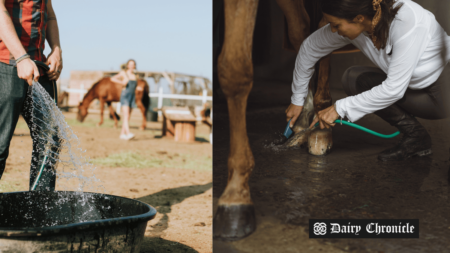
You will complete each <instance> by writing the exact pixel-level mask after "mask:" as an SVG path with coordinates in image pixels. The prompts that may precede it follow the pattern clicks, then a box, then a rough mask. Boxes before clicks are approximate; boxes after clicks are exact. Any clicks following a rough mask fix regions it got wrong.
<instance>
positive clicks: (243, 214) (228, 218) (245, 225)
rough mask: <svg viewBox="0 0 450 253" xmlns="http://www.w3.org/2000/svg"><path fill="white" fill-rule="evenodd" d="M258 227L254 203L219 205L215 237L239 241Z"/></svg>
mask: <svg viewBox="0 0 450 253" xmlns="http://www.w3.org/2000/svg"><path fill="white" fill-rule="evenodd" d="M255 229H256V220H255V208H254V207H253V205H230V206H219V208H218V209H217V212H216V215H215V216H214V221H213V234H214V239H219V240H224V241H237V240H240V239H242V238H245V237H247V236H249V235H250V234H251V233H253V232H254V231H255Z"/></svg>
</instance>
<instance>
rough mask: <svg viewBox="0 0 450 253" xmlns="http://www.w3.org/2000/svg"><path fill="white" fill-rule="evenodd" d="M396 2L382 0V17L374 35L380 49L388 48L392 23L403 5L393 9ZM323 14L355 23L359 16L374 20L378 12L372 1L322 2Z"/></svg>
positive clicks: (394, 0) (329, 0)
mask: <svg viewBox="0 0 450 253" xmlns="http://www.w3.org/2000/svg"><path fill="white" fill-rule="evenodd" d="M395 2H396V0H382V1H381V3H380V7H381V17H380V21H379V22H378V24H377V25H376V26H375V29H374V31H373V35H372V36H376V37H377V41H376V45H375V46H376V47H377V48H378V49H380V48H385V47H386V42H387V38H388V36H389V28H390V26H391V22H392V20H394V18H395V15H397V12H398V10H399V9H400V8H401V7H402V5H403V4H399V5H397V7H395V8H393V6H394V3H395ZM322 12H323V13H326V14H328V15H331V16H334V17H337V18H343V19H346V20H348V21H350V22H353V19H354V18H355V17H356V16H358V15H363V16H367V17H369V18H371V19H373V17H374V16H375V13H376V10H374V9H373V4H372V0H322Z"/></svg>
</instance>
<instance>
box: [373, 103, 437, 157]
mask: <svg viewBox="0 0 450 253" xmlns="http://www.w3.org/2000/svg"><path fill="white" fill-rule="evenodd" d="M375 114H376V115H378V116H380V117H381V118H382V119H384V120H385V121H387V122H388V123H390V124H391V125H392V126H395V127H397V128H398V130H399V131H400V133H402V134H403V136H402V139H401V140H400V141H399V142H398V143H397V145H396V146H395V147H393V148H389V149H386V150H384V151H383V152H381V153H380V154H379V155H378V160H381V161H403V160H406V159H408V158H411V157H413V156H426V155H430V154H432V151H431V136H430V135H429V134H428V132H427V130H426V129H425V128H424V127H423V126H422V124H420V122H419V121H417V119H416V118H414V117H413V116H412V115H409V114H408V113H407V112H406V111H404V110H403V109H402V108H401V107H399V106H398V105H395V104H394V105H391V106H389V107H387V108H385V109H383V110H380V111H377V112H375Z"/></svg>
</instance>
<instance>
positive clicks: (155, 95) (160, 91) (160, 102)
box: [61, 87, 212, 116]
mask: <svg viewBox="0 0 450 253" xmlns="http://www.w3.org/2000/svg"><path fill="white" fill-rule="evenodd" d="M61 90H62V91H65V92H67V93H69V94H70V93H78V94H81V96H80V97H81V100H83V97H84V94H86V93H87V90H85V89H70V88H62V89H61ZM148 95H149V96H150V97H152V98H158V114H159V115H160V116H161V110H160V109H161V108H162V105H163V99H164V98H174V99H186V100H201V101H202V103H206V101H212V96H208V91H207V90H203V92H202V95H201V96H198V95H183V94H164V93H163V88H162V87H159V89H158V93H149V94H148ZM116 110H117V113H120V103H119V104H118V105H117V109H116Z"/></svg>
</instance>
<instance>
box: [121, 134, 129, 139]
mask: <svg viewBox="0 0 450 253" xmlns="http://www.w3.org/2000/svg"><path fill="white" fill-rule="evenodd" d="M120 139H121V140H128V138H127V135H126V134H121V135H120Z"/></svg>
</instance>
